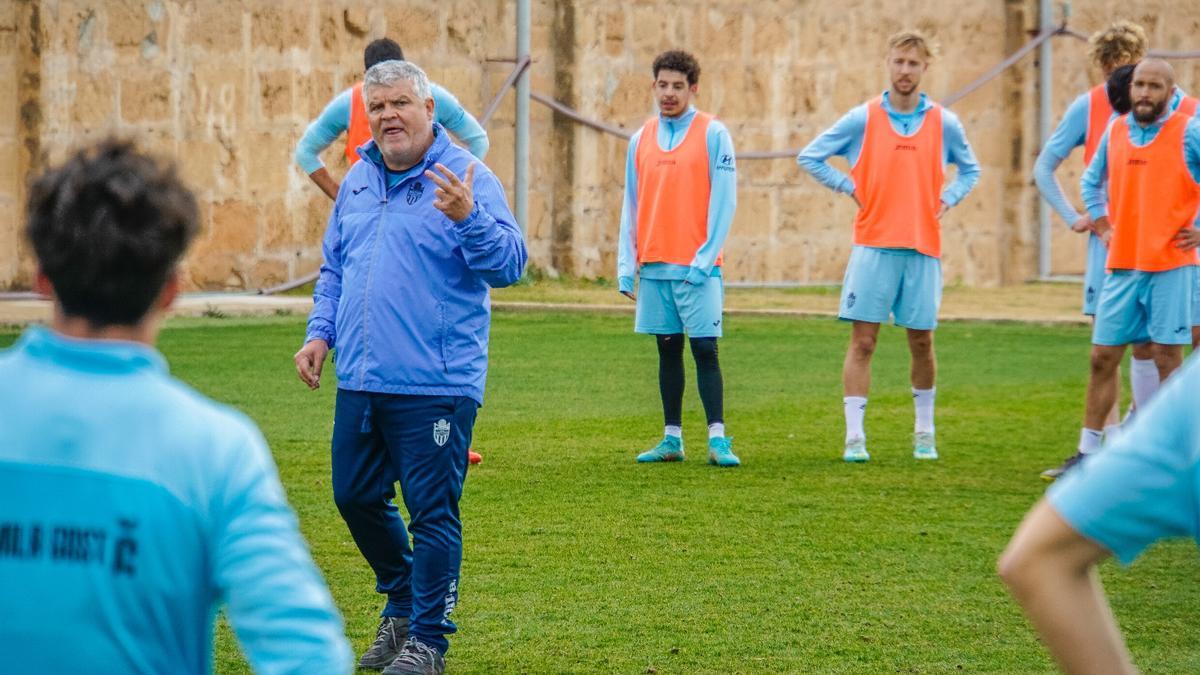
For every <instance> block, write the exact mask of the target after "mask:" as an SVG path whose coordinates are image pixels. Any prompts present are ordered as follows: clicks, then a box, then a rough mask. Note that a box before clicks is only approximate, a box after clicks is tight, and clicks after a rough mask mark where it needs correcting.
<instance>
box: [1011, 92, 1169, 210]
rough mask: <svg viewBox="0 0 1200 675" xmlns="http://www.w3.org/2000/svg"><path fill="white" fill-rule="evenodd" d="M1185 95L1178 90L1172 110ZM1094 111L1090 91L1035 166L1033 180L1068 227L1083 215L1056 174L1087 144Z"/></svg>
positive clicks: (1067, 115)
mask: <svg viewBox="0 0 1200 675" xmlns="http://www.w3.org/2000/svg"><path fill="white" fill-rule="evenodd" d="M1183 96H1184V93H1183V91H1182V90H1181V89H1180V88H1179V87H1175V93H1174V94H1173V95H1172V97H1171V103H1170V106H1169V109H1170V110H1175V109H1176V108H1178V107H1179V104H1180V103H1182V102H1183ZM1091 110H1092V96H1091V90H1090V89H1089V90H1088V91H1085V92H1084V93H1082V94H1080V95H1079V96H1077V97H1076V98H1075V100H1074V101H1072V102H1071V105H1069V106H1067V112H1066V113H1064V114H1063V118H1062V120H1061V121H1059V123H1058V126H1057V127H1055V128H1054V133H1052V134H1050V138H1048V139H1046V145H1045V147H1043V148H1042V151H1041V152H1040V153H1038V157H1037V161H1036V162H1034V164H1033V180H1034V182H1035V183H1037V188H1038V192H1040V193H1041V194H1042V198H1043V199H1045V200H1046V201H1047V202H1048V203H1049V204H1050V208H1052V209H1054V211H1055V213H1057V214H1058V217H1059V218H1062V219H1063V222H1064V223H1066V224H1067V227H1070V226H1071V225H1074V224H1075V221H1077V220H1079V219H1080V218H1082V217H1083V216H1082V214H1080V213H1079V212H1078V211H1076V210H1075V207H1074V206H1073V205H1072V204H1071V201H1070V200H1069V199H1067V196H1066V195H1065V194H1064V193H1063V189H1062V185H1061V184H1059V182H1058V178H1057V177H1055V175H1054V172H1055V171H1057V170H1058V167H1059V165H1060V164H1062V163H1063V162H1064V161H1065V160H1066V159H1067V157H1068V156H1070V154H1071V152H1072V151H1073V150H1074V149H1075V148H1078V147H1082V146H1083V145H1085V144H1086V143H1087V132H1088V120H1089V119H1090V118H1091V114H1092V113H1091ZM1116 117H1117V115H1116V114H1115V113H1114V114H1113V116H1112V117H1111V118H1110V119H1109V122H1112V120H1113V119H1116Z"/></svg>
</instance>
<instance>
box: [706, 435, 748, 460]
mask: <svg viewBox="0 0 1200 675" xmlns="http://www.w3.org/2000/svg"><path fill="white" fill-rule="evenodd" d="M708 463H709V464H715V465H717V466H724V467H730V466H741V465H742V460H740V459H738V458H737V455H735V454H733V439H732V438H725V437H720V438H710V439H708Z"/></svg>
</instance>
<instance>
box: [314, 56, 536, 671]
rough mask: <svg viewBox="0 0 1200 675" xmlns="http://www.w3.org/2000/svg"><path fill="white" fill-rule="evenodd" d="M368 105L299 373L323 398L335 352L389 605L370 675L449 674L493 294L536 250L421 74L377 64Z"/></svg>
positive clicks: (370, 550) (367, 525) (332, 224)
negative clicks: (327, 365) (470, 458)
mask: <svg viewBox="0 0 1200 675" xmlns="http://www.w3.org/2000/svg"><path fill="white" fill-rule="evenodd" d="M363 98H364V99H365V103H366V108H367V115H368V118H369V122H370V127H371V136H372V141H370V142H368V143H366V144H365V145H363V146H362V147H360V148H359V149H358V153H359V155H360V156H361V157H362V159H363V160H365V161H361V162H357V163H356V164H355V165H354V166H353V167H352V168H351V169H350V171H349V173H347V175H346V177H345V179H344V181H343V183H342V190H340V191H339V192H338V197H337V200H336V201H335V202H334V207H333V213H332V215H331V216H330V219H329V229H328V231H327V232H326V234H325V242H324V250H323V252H324V257H325V261H324V264H323V265H322V266H321V276H320V278H319V279H318V280H317V285H316V290H315V292H314V293H313V300H314V306H313V311H312V314H311V315H310V316H309V319H308V332H307V337H306V340H305V344H304V347H303V348H301V350H300V351H299V352H297V353H296V356H295V361H296V369H297V372H298V373H299V375H300V379H302V380H304V382H305V383H307V384H308V386H309V387H311V388H313V389H315V388H317V386H318V385H319V383H320V376H321V367H322V365H323V363H324V361H325V357H326V355H327V354H328V352H329V349H330V348H331V347H332V348H336V349H337V359H336V367H337V379H338V392H337V404H336V410H335V413H334V427H333V496H334V501H335V502H336V503H337V506H338V509H339V511H340V512H341V514H342V517H343V518H344V519H345V521H346V524H347V525H348V526H349V528H350V533H351V535H352V536H353V537H354V541H355V543H356V544H357V545H358V548H359V550H360V551H361V552H362V554H363V556H364V557H365V558H366V559H367V562H368V563H370V565H371V567H372V569H374V571H375V575H376V579H377V581H378V585H377V590H378V591H379V592H380V593H384V594H386V595H387V598H388V601H387V604H386V606H385V607H384V609H383V612H382V621H381V623H380V626H379V631H378V634H377V636H376V640H375V643H374V644H373V645H372V646H371V648H370V649H368V650H367V651H366V653H365V654H363V656H362V659H361V660H360V666H362V667H364V668H375V669H381V668H383V669H385V670H384V672H385V673H387V675H392V674H393V673H410V672H411V673H417V672H420V673H440V672H442V668H443V667H444V665H443V664H444V661H443V655H444V654H445V652H446V649H447V647H448V642H447V640H446V635H448V634H450V633H453V632H454V631H455V626H454V623H453V622H451V621H450V612H451V610H452V609H453V608H454V605H455V602H456V601H457V598H458V572H459V565H460V563H461V561H462V523H461V521H460V519H459V511H458V500H459V497H460V496H461V494H462V486H463V479H464V478H465V476H466V471H467V448H468V446H469V445H470V442H471V428H472V425H473V424H474V422H475V412H476V409H477V408H478V407H479V406H480V405H481V404H482V403H483V387H484V379H485V377H486V376H487V343H488V328H489V325H490V322H491V309H490V303H489V301H488V288H489V287H499V286H507V285H509V284H511V283H513V282H514V281H516V280H517V279H518V278H519V277H520V276H521V272H522V270H523V269H524V267H525V260H526V251H525V244H524V241H523V239H522V236H521V231H520V229H519V228H518V227H517V224H516V222H515V218H513V215H512V212H511V211H510V210H509V208H508V204H507V203H506V202H505V195H504V189H503V187H502V186H501V185H500V181H499V180H497V179H496V176H495V175H494V174H493V173H492V172H491V171H490V170H488V168H487V167H486V166H484V165H483V164H481V163H479V162H477V161H476V160H475V158H474V157H472V156H471V154H470V153H469V152H467V151H466V150H464V149H462V148H460V147H458V146H455V145H454V144H452V143H451V142H450V139H449V137H448V135H447V133H446V131H445V129H443V128H442V127H441V125H439V124H436V123H434V121H433V113H434V103H433V98H432V96H431V94H430V85H429V79H428V78H427V77H426V75H425V73H424V72H423V71H422V70H421V69H420V68H419V67H417V66H415V65H413V64H412V63H410V62H403V61H384V62H382V63H379V64H376V65H375V66H373V67H372V68H371V69H370V70H368V71H367V74H366V77H365V79H364V85H363ZM396 478H399V481H400V492H401V495H402V496H403V498H404V504H405V506H406V507H407V509H408V512H409V515H410V522H409V526H408V527H409V530H411V531H412V537H413V544H412V547H411V548H410V547H409V540H408V531H406V530H405V525H404V521H403V519H402V518H401V517H400V515H399V513H398V512H397V508H396V506H395V505H394V504H393V503H392V499H393V498H394V497H395V496H396V494H395V490H394V487H393V481H394V480H395V479H396Z"/></svg>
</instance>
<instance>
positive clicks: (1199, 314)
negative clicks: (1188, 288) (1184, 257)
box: [1192, 267, 1200, 326]
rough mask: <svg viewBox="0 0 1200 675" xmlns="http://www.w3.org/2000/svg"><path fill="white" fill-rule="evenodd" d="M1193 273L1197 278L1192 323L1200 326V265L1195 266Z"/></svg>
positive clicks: (1193, 298) (1193, 293)
mask: <svg viewBox="0 0 1200 675" xmlns="http://www.w3.org/2000/svg"><path fill="white" fill-rule="evenodd" d="M1195 269H1196V271H1195V272H1193V273H1192V277H1193V278H1194V279H1195V284H1194V289H1193V291H1192V325H1193V326H1200V267H1198V268H1195Z"/></svg>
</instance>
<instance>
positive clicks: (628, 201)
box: [617, 106, 737, 293]
mask: <svg viewBox="0 0 1200 675" xmlns="http://www.w3.org/2000/svg"><path fill="white" fill-rule="evenodd" d="M695 118H696V108H695V106H688V109H687V111H686V112H684V113H683V114H682V115H680V116H679V117H667V116H665V115H663V114H662V113H659V115H658V138H657V139H656V140H657V141H658V147H659V148H661V149H662V150H663V151H665V152H670V151H671V150H674V149H675V148H677V147H679V144H680V143H683V139H685V138H686V137H687V133H688V129H690V128H691V126H692V120H694V119H695ZM643 129H644V127H643ZM641 138H642V129H638V131H637V133H635V134H634V135H633V137H632V138H630V139H629V151H628V152H627V153H626V155H625V200H624V202H623V203H622V205H621V230H620V233H619V235H618V237H617V282H618V288H619V290H620V291H621V292H622V293H632V292H633V276H634V274H635V273H637V274H640V275H641V276H642V277H643V278H645V279H659V280H669V281H687V282H688V283H691V284H697V285H698V284H701V283H703V282H704V280H705V279H706V278H708V277H709V276H720V274H721V272H720V270H721V268H719V267H716V266H715V265H716V262H717V255H718V254H719V253H720V252H721V248H722V247H724V246H725V240H726V239H727V238H728V237H729V228H730V226H731V225H733V214H734V212H735V211H736V210H737V160H736V155H735V154H734V151H733V139H732V138H731V137H730V136H729V129H727V128H726V127H725V125H724V124H722V123H721V122H720V121H719V120H717V119H716V118H713V120H712V121H711V122H710V123H709V125H708V132H707V133H706V134H705V136H704V141H705V145H706V147H707V148H708V178H709V181H710V188H709V194H708V236H707V238H706V239H705V241H704V243H703V244H702V245H701V246H700V248H699V249H697V250H696V255H695V257H693V258H692V261H691V264H690V265H673V264H670V263H649V264H646V265H642V266H641V269H640V270H639V269H637V210H638V206H637V190H638V173H637V149H638V143H639V142H641Z"/></svg>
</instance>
